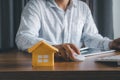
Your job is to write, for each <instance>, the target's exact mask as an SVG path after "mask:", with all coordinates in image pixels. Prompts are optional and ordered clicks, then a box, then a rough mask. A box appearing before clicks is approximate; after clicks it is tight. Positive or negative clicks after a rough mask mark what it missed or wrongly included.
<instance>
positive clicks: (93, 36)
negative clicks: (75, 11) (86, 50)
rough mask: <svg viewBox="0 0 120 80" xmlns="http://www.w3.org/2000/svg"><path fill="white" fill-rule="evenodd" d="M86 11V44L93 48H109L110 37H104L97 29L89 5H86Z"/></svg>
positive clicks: (84, 39)
mask: <svg viewBox="0 0 120 80" xmlns="http://www.w3.org/2000/svg"><path fill="white" fill-rule="evenodd" d="M84 9H85V12H84V13H86V21H85V24H84V29H83V35H82V40H83V41H84V43H85V46H88V47H92V48H100V49H101V50H109V43H110V42H111V40H110V39H108V38H104V37H102V36H101V35H100V34H99V33H98V30H97V27H96V25H95V23H94V20H93V17H92V14H91V11H90V9H89V7H88V6H87V5H86V6H84Z"/></svg>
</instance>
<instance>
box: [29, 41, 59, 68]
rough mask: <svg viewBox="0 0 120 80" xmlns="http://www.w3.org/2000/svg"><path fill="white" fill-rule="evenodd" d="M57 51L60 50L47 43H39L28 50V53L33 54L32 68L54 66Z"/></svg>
mask: <svg viewBox="0 0 120 80" xmlns="http://www.w3.org/2000/svg"><path fill="white" fill-rule="evenodd" d="M57 51H58V49H56V48H55V47H53V46H51V45H49V44H47V43H46V42H45V41H40V42H38V43H37V44H35V45H34V46H33V47H31V48H29V49H28V52H29V53H32V66H53V65H54V53H55V52H57Z"/></svg>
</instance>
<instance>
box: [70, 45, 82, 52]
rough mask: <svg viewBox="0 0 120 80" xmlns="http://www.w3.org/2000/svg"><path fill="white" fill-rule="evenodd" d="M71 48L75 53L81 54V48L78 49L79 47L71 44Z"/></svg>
mask: <svg viewBox="0 0 120 80" xmlns="http://www.w3.org/2000/svg"><path fill="white" fill-rule="evenodd" d="M70 47H71V48H72V49H73V50H74V51H75V53H77V54H80V50H79V48H77V46H75V45H74V44H70Z"/></svg>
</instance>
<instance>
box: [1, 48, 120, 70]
mask: <svg viewBox="0 0 120 80" xmlns="http://www.w3.org/2000/svg"><path fill="white" fill-rule="evenodd" d="M118 54H120V52H113V53H108V54H102V55H95V56H89V57H86V60H85V61H83V62H65V61H55V65H54V66H53V67H32V64H31V54H28V53H23V52H20V51H17V50H14V51H10V52H1V53H0V72H14V71H15V72H17V71H18V72H22V71H28V72H29V71H33V72H34V71H120V67H117V66H113V65H108V64H103V63H97V62H95V59H96V58H98V57H103V56H111V55H118Z"/></svg>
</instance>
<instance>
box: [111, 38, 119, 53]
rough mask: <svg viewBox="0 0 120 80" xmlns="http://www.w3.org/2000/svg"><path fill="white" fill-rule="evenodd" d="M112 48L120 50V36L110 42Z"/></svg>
mask: <svg viewBox="0 0 120 80" xmlns="http://www.w3.org/2000/svg"><path fill="white" fill-rule="evenodd" d="M109 46H110V49H114V50H118V51H120V38H118V39H115V40H113V41H112V42H110V44H109Z"/></svg>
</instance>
